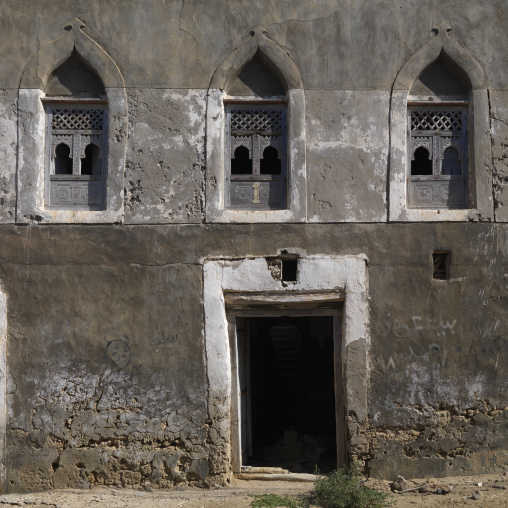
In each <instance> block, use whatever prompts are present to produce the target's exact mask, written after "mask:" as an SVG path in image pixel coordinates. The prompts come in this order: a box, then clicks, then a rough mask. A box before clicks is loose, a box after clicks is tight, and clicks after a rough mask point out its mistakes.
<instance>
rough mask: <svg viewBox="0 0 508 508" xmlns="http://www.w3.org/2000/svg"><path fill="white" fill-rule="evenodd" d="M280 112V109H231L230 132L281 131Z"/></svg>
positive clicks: (281, 120)
mask: <svg viewBox="0 0 508 508" xmlns="http://www.w3.org/2000/svg"><path fill="white" fill-rule="evenodd" d="M282 113H283V111H282V110H281V109H233V110H232V111H231V133H232V134H234V133H236V132H245V131H256V132H258V133H260V134H261V133H263V132H272V133H275V132H281V131H282V128H283V119H282V116H283V115H282Z"/></svg>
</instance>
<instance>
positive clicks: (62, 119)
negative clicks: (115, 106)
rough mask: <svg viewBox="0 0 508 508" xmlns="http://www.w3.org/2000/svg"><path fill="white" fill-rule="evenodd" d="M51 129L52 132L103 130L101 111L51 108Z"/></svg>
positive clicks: (102, 113) (102, 114) (102, 112)
mask: <svg viewBox="0 0 508 508" xmlns="http://www.w3.org/2000/svg"><path fill="white" fill-rule="evenodd" d="M51 127H52V128H53V129H54V130H80V131H85V130H103V129H104V110H103V109H91V108H87V109H79V108H55V107H53V108H52V116H51Z"/></svg>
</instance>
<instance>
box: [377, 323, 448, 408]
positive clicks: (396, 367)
mask: <svg viewBox="0 0 508 508" xmlns="http://www.w3.org/2000/svg"><path fill="white" fill-rule="evenodd" d="M456 327H457V320H456V319H438V318H424V317H422V316H412V317H411V319H410V320H409V321H407V322H403V321H401V320H399V319H392V318H390V316H389V315H388V319H387V320H386V321H385V323H384V324H383V326H382V327H381V329H377V330H376V332H377V333H378V334H379V335H382V336H385V337H387V338H393V339H395V340H396V339H403V340H404V346H403V347H402V349H400V350H399V351H398V352H392V353H391V354H371V355H370V366H371V368H373V369H374V370H378V371H380V372H381V373H382V374H383V375H384V378H385V380H386V383H387V385H388V387H389V390H388V392H387V395H386V397H385V400H383V401H381V402H380V406H381V407H383V408H384V409H387V410H393V409H395V408H396V407H400V406H401V405H402V404H400V403H398V402H397V401H402V400H404V401H406V402H407V403H409V404H429V403H430V402H431V399H432V398H433V397H432V396H431V394H430V393H429V391H433V390H434V391H436V392H437V391H439V392H440V393H441V394H443V393H446V394H447V395H448V396H451V397H454V396H455V395H456V393H454V390H453V389H452V390H451V391H450V384H449V382H448V381H446V382H445V383H443V379H442V371H443V369H444V368H445V367H446V365H447V363H446V362H447V354H448V350H447V338H448V337H451V336H452V335H454V334H455V331H456ZM397 342H398V343H400V341H397Z"/></svg>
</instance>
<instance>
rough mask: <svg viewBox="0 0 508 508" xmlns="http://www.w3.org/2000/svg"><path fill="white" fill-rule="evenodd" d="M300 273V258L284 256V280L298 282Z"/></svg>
mask: <svg viewBox="0 0 508 508" xmlns="http://www.w3.org/2000/svg"><path fill="white" fill-rule="evenodd" d="M297 273H298V258H282V280H283V282H296V281H297Z"/></svg>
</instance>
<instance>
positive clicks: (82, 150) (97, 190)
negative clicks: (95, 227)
mask: <svg viewBox="0 0 508 508" xmlns="http://www.w3.org/2000/svg"><path fill="white" fill-rule="evenodd" d="M45 107H46V119H47V122H46V124H47V157H46V204H47V206H48V207H56V208H66V207H68V208H86V209H102V208H103V207H104V194H105V185H104V184H105V170H106V167H105V161H106V153H107V144H106V135H105V134H106V132H107V105H106V103H105V101H93V102H92V101H88V103H81V102H76V101H72V102H70V101H61V102H46V101H45Z"/></svg>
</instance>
